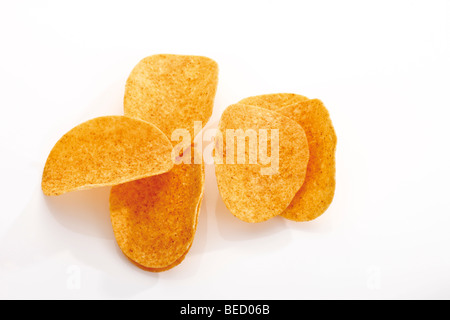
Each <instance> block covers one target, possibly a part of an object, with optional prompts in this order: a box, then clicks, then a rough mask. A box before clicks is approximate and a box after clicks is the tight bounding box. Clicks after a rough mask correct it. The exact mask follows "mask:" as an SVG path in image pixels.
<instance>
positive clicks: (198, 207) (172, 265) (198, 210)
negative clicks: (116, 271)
mask: <svg viewBox="0 0 450 320" xmlns="http://www.w3.org/2000/svg"><path fill="white" fill-rule="evenodd" d="M202 200H203V197H201V198H200V200H199V203H198V205H197V211H196V217H197V220H196V223H195V230H197V225H198V215H199V212H200V205H201V203H202ZM194 232H195V231H194ZM192 244H193V242H191V244H190V245H189V248H188V249H187V250H186V251H185V252H184V253H183V255H182V256H181V257H180V258H178V259H177V260H176V261H175V262H174V263H172V264H170V265H168V266H166V267H163V268H147V267H144V266H142V265H140V264H138V263H137V262H136V261H133V260H131V259H130V258H128V260H130V261H131V262H132V263H133V264H134V265H136V266H137V267H139V268H141V269H142V270H145V271H150V272H164V271H167V270H170V269H173V268H175V267H176V266H178V265H179V264H181V262H183V260H184V259H185V258H186V256H187V254H188V252H189V250H190V249H191V247H192Z"/></svg>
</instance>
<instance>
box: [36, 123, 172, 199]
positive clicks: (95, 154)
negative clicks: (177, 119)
mask: <svg viewBox="0 0 450 320" xmlns="http://www.w3.org/2000/svg"><path fill="white" fill-rule="evenodd" d="M171 151H172V144H171V143H170V141H169V140H168V139H167V137H166V136H165V135H164V134H163V133H162V132H161V131H160V130H159V129H158V128H156V127H155V126H154V125H152V124H150V123H147V122H144V121H140V120H136V119H132V118H128V117H123V116H107V117H99V118H95V119H92V120H89V121H86V122H84V123H82V124H80V125H78V126H76V127H75V128H73V129H72V130H70V131H69V132H67V133H66V134H65V135H64V136H63V137H62V138H61V139H60V140H59V141H58V142H57V143H56V144H55V146H54V147H53V149H52V151H51V152H50V154H49V156H48V158H47V161H46V164H45V168H44V172H43V175H42V190H43V192H44V194H46V195H59V194H63V193H66V192H70V191H75V190H84V189H90V188H94V187H100V186H111V185H115V184H120V183H124V182H128V181H132V180H136V179H141V178H144V177H149V176H152V175H156V174H161V173H164V172H167V171H169V170H170V169H171V168H172V167H173V162H172V158H171Z"/></svg>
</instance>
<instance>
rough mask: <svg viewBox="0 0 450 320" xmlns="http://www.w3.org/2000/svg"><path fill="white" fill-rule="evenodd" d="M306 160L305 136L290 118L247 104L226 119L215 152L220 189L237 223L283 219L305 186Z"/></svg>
mask: <svg viewBox="0 0 450 320" xmlns="http://www.w3.org/2000/svg"><path fill="white" fill-rule="evenodd" d="M269 132H270V133H269ZM269 134H270V137H269ZM235 137H236V140H235ZM235 141H236V143H235ZM218 144H220V146H219V145H218ZM222 145H223V146H222ZM221 150H224V151H225V152H223V153H222V152H221ZM269 154H270V156H268V155H269ZM308 159H309V151H308V142H307V139H306V135H305V133H304V131H303V129H302V127H301V126H300V125H299V124H298V123H297V122H295V121H293V120H291V119H290V118H288V117H285V116H283V115H281V114H279V113H277V112H274V111H270V110H267V109H263V108H259V107H255V106H248V105H243V104H235V105H231V106H229V107H228V108H227V109H226V110H225V111H224V113H223V114H222V117H221V119H220V122H219V130H218V133H217V135H216V149H215V152H214V161H215V169H216V177H217V184H218V187H219V191H220V194H221V196H222V199H223V201H224V202H225V205H226V206H227V207H228V209H229V210H230V211H231V212H232V213H233V214H234V215H235V216H236V217H238V218H239V219H241V220H243V221H246V222H262V221H265V220H268V219H270V218H272V217H274V216H277V215H279V214H280V213H282V212H283V210H285V209H286V207H287V206H288V205H289V203H290V202H291V200H292V198H293V197H294V196H295V194H296V193H297V191H298V190H299V189H300V187H301V185H302V184H303V180H304V178H305V175H306V167H307V164H308Z"/></svg>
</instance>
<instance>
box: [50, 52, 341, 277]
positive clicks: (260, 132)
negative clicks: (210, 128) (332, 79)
mask: <svg viewBox="0 0 450 320" xmlns="http://www.w3.org/2000/svg"><path fill="white" fill-rule="evenodd" d="M217 84H218V65H217V63H216V62H215V61H213V60H212V59H210V58H207V57H201V56H186V55H171V54H159V55H153V56H149V57H147V58H144V59H143V60H141V61H140V62H139V63H138V64H137V65H136V66H135V68H134V69H133V70H132V71H131V73H130V75H129V77H128V80H127V82H126V86H125V97H124V115H123V116H117V115H116V116H104V117H99V118H95V119H91V120H89V121H86V122H84V123H82V124H80V125H78V126H76V127H75V128H73V129H72V130H70V131H69V132H67V133H66V134H65V135H64V136H63V137H62V138H61V139H60V140H59V141H58V142H57V143H56V144H55V146H54V147H53V149H52V150H51V152H50V154H49V156H48V158H47V162H46V164H45V168H44V172H43V176H42V190H43V192H44V194H45V195H48V196H56V195H60V194H63V193H67V192H71V191H76V190H84V189H91V188H95V187H102V186H111V194H110V214H111V222H112V228H113V231H114V235H115V238H116V240H117V243H118V245H119V247H120V249H121V250H122V252H123V253H124V254H125V256H126V257H127V258H128V259H129V260H130V261H131V262H133V263H134V264H135V265H137V266H138V267H140V268H142V269H144V270H148V271H152V272H160V271H165V270H169V269H171V268H173V267H174V266H177V265H178V264H180V263H181V262H182V261H183V259H184V258H185V256H186V254H187V253H188V252H189V249H190V248H191V246H192V243H193V240H194V236H195V233H196V228H197V224H198V216H199V211H200V206H201V202H202V199H203V193H204V183H205V169H204V162H203V160H202V159H203V158H202V150H197V149H196V147H195V145H194V143H193V141H194V134H195V132H196V131H195V130H194V122H195V123H201V124H202V126H203V125H205V124H206V123H207V122H208V120H209V118H210V117H211V114H212V111H213V106H214V99H215V94H216V90H217ZM175 132H177V134H176V135H175V136H176V137H178V138H179V137H180V136H182V137H184V139H183V140H182V141H181V142H179V139H178V138H175V139H174V133H175ZM215 138H216V139H215V148H214V161H215V173H216V177H217V185H218V188H219V191H220V194H221V197H222V199H223V201H224V203H225V204H226V206H227V208H228V209H229V210H230V212H231V213H232V214H234V215H235V216H236V217H238V218H239V219H241V220H243V221H246V222H262V221H266V220H268V219H270V218H273V217H275V216H278V215H280V216H282V217H284V218H287V219H290V220H294V221H309V220H313V219H315V218H317V217H318V216H320V215H321V214H322V213H323V212H325V210H326V209H327V208H328V206H329V205H330V204H331V202H332V200H333V196H334V190H335V150H336V134H335V132H334V128H333V125H332V123H331V120H330V116H329V113H328V111H327V109H326V108H325V106H324V105H323V103H322V102H321V101H320V100H317V99H308V98H306V97H304V96H301V95H297V94H287V93H280V94H266V95H260V96H254V97H249V98H246V99H243V100H241V101H239V102H238V103H236V104H234V105H231V106H229V107H228V108H227V109H226V110H225V111H224V112H223V114H222V117H221V119H220V122H219V127H218V128H217V135H216V137H215ZM174 140H175V141H174ZM180 159H182V161H180Z"/></svg>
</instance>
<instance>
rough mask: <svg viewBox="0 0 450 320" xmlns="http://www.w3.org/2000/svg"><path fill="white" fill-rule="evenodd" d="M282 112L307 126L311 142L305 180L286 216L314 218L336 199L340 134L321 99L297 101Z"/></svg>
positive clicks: (293, 218) (307, 133)
mask: <svg viewBox="0 0 450 320" xmlns="http://www.w3.org/2000/svg"><path fill="white" fill-rule="evenodd" d="M278 112H280V113H281V114H284V115H286V116H289V117H290V118H291V119H293V120H295V121H297V122H298V123H299V124H300V125H301V126H302V127H303V129H304V130H305V133H306V136H307V138H308V144H309V163H308V169H307V171H306V178H305V182H304V183H303V186H302V187H301V188H300V190H299V191H298V193H297V194H296V195H295V197H294V199H292V202H291V203H290V205H289V206H288V207H287V208H286V210H285V211H284V212H283V213H282V216H283V217H285V218H287V219H290V220H294V221H310V220H313V219H315V218H317V217H319V216H320V215H322V214H323V213H324V212H325V211H326V210H327V209H328V207H329V206H330V204H331V202H332V201H333V198H334V192H335V188H336V178H335V176H336V160H335V153H336V144H337V137H336V133H335V131H334V127H333V124H332V122H331V118H330V114H329V112H328V110H327V109H326V107H325V106H324V104H323V103H322V101H320V100H318V99H312V100H307V101H304V102H300V103H297V104H293V105H291V106H288V107H284V108H282V109H279V110H278Z"/></svg>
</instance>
